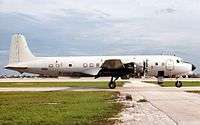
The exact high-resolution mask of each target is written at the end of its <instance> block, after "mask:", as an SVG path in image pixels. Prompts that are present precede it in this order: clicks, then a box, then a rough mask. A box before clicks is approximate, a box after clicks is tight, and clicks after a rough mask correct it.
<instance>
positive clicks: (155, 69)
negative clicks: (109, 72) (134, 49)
mask: <svg viewBox="0 0 200 125" xmlns="http://www.w3.org/2000/svg"><path fill="white" fill-rule="evenodd" d="M106 60H120V61H121V63H122V64H127V63H134V64H136V65H137V67H144V63H145V70H146V72H145V75H148V76H155V77H158V76H159V72H162V73H161V74H162V76H163V77H171V76H181V75H185V74H188V73H191V72H192V71H193V70H195V68H196V67H195V66H194V65H192V64H190V63H187V62H184V61H183V60H182V59H181V58H180V57H176V56H169V55H132V56H131V55H129V56H69V57H35V56H34V55H33V54H32V53H31V51H30V50H29V48H28V46H27V43H26V40H25V37H24V36H23V35H21V34H15V35H14V36H13V37H12V41H11V47H10V56H9V64H8V65H7V66H6V67H5V68H7V69H12V70H16V71H19V72H21V73H23V72H26V73H34V74H40V75H47V76H68V75H69V74H71V73H81V74H86V75H92V76H95V75H97V73H98V72H99V71H100V69H101V66H102V64H103V63H104V62H105V61H106Z"/></svg>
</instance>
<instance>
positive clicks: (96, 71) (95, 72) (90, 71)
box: [82, 68, 101, 76]
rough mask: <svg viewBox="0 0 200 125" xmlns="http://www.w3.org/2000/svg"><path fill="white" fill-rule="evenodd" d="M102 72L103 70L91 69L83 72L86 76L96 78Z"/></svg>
mask: <svg viewBox="0 0 200 125" xmlns="http://www.w3.org/2000/svg"><path fill="white" fill-rule="evenodd" d="M100 70H101V68H90V69H85V70H83V71H82V72H83V73H84V74H88V75H92V76H95V75H97V74H98V72H99V71H100Z"/></svg>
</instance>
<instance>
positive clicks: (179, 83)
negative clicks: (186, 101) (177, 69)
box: [175, 81, 183, 88]
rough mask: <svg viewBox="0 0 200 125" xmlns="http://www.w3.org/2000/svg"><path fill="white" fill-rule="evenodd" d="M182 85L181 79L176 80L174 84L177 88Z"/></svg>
mask: <svg viewBox="0 0 200 125" xmlns="http://www.w3.org/2000/svg"><path fill="white" fill-rule="evenodd" d="M182 85H183V83H182V82H181V81H176V83H175V86H176V87H177V88H180V87H181V86H182Z"/></svg>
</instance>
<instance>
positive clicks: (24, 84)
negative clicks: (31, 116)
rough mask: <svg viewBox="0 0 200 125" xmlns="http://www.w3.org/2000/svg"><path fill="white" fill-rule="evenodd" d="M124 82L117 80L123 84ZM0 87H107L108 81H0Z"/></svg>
mask: <svg viewBox="0 0 200 125" xmlns="http://www.w3.org/2000/svg"><path fill="white" fill-rule="evenodd" d="M123 84H124V82H120V81H119V82H117V86H119V87H121V86H123ZM0 87H95V88H101V89H106V88H108V82H106V81H104V82H0Z"/></svg>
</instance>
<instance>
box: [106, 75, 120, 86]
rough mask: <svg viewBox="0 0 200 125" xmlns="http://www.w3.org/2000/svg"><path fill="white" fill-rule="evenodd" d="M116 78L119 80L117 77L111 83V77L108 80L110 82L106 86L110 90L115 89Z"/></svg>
mask: <svg viewBox="0 0 200 125" xmlns="http://www.w3.org/2000/svg"><path fill="white" fill-rule="evenodd" d="M118 78H119V77H116V78H115V80H114V81H113V77H111V80H110V82H109V84H108V86H109V88H110V89H114V88H116V80H117V79H118Z"/></svg>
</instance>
